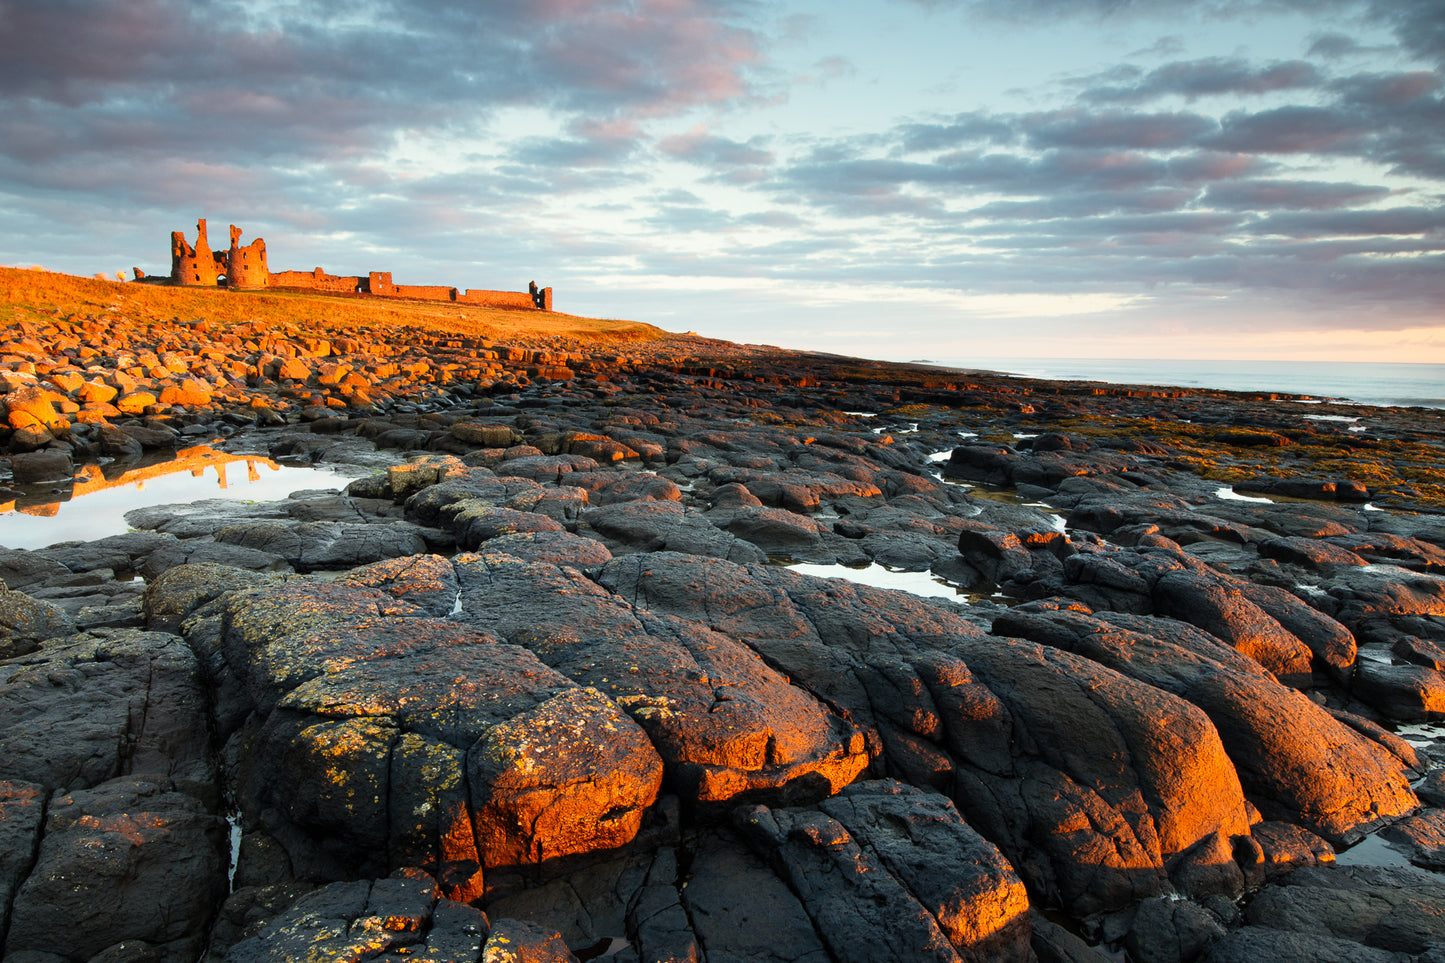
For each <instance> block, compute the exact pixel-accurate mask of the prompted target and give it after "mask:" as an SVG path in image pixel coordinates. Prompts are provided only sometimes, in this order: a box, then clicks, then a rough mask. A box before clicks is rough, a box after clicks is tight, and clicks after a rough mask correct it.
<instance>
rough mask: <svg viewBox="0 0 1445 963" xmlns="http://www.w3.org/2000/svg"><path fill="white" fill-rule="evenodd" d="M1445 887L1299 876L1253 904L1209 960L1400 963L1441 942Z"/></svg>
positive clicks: (1325, 873)
mask: <svg viewBox="0 0 1445 963" xmlns="http://www.w3.org/2000/svg"><path fill="white" fill-rule="evenodd" d="M1441 906H1445V884H1442V883H1441V882H1440V880H1439V878H1438V877H1432V876H1430V875H1428V874H1424V873H1421V872H1419V871H1412V870H1408V869H1405V870H1398V869H1386V868H1383V867H1365V866H1350V867H1345V866H1331V867H1326V866H1319V867H1312V868H1305V869H1300V870H1298V871H1296V872H1293V873H1290V874H1289V875H1287V876H1285V877H1283V878H1281V879H1280V880H1279V881H1277V882H1275V883H1272V884H1270V885H1269V886H1267V887H1266V888H1265V889H1264V890H1263V891H1262V892H1260V893H1259V894H1258V895H1256V896H1255V898H1254V899H1253V900H1252V901H1251V902H1250V904H1249V908H1248V910H1247V917H1248V920H1249V923H1250V925H1249V926H1247V927H1245V928H1243V929H1239V930H1236V931H1235V932H1233V933H1231V934H1230V935H1229V936H1227V937H1225V939H1224V940H1222V941H1221V942H1220V943H1219V944H1217V945H1216V946H1215V947H1214V950H1213V951H1212V952H1211V954H1210V955H1209V956H1208V957H1207V959H1209V960H1214V961H1218V960H1230V961H1233V960H1259V959H1278V960H1288V961H1291V963H1293V961H1305V960H1342V961H1353V960H1398V961H1401V963H1403V961H1404V960H1408V959H1410V958H1412V957H1414V956H1416V955H1418V954H1424V953H1427V952H1430V951H1431V948H1432V946H1438V945H1440V944H1441V943H1445V917H1442V915H1441V913H1440V907H1441Z"/></svg>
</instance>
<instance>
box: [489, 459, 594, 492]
mask: <svg viewBox="0 0 1445 963" xmlns="http://www.w3.org/2000/svg"><path fill="white" fill-rule="evenodd" d="M600 467H601V465H599V464H598V463H597V461H596V460H595V459H593V458H588V457H587V456H585V455H535V456H531V457H527V458H509V459H506V460H505V461H503V462H502V464H501V465H498V466H497V475H498V476H499V477H502V476H505V477H508V478H530V479H531V480H532V481H535V482H543V483H549V484H552V485H560V484H562V476H563V475H566V474H568V473H570V472H574V471H575V472H595V471H597V470H598V469H599V468H600Z"/></svg>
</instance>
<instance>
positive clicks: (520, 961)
mask: <svg viewBox="0 0 1445 963" xmlns="http://www.w3.org/2000/svg"><path fill="white" fill-rule="evenodd" d="M482 952H483V956H482V959H483V960H484V961H486V963H577V957H575V956H573V955H572V953H571V952H570V951H569V950H568V949H567V944H566V943H564V942H563V941H562V937H561V934H559V933H556V932H555V931H548V930H547V929H545V928H543V927H540V926H538V925H536V924H535V923H528V922H525V921H522V920H509V919H499V920H497V921H496V922H495V923H493V924H492V933H491V936H490V938H489V939H488V940H487V945H486V946H485V947H484V949H483V951H482Z"/></svg>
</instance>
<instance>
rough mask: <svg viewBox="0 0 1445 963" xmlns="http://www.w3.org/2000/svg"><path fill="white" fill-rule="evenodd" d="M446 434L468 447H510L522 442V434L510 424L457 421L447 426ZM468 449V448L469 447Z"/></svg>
mask: <svg viewBox="0 0 1445 963" xmlns="http://www.w3.org/2000/svg"><path fill="white" fill-rule="evenodd" d="M447 434H449V435H451V436H452V437H453V438H456V439H457V440H458V441H461V442H463V443H464V444H466V445H469V446H470V448H473V449H474V448H510V447H512V446H513V445H520V444H521V443H522V440H523V439H522V435H521V434H520V433H519V432H518V431H517V430H516V429H515V428H513V427H512V426H511V425H504V424H498V423H495V422H493V423H488V422H477V421H459V422H457V423H456V424H454V425H452V426H450V427H449V428H447ZM469 450H470V449H469Z"/></svg>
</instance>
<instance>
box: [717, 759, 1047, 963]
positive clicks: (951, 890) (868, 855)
mask: <svg viewBox="0 0 1445 963" xmlns="http://www.w3.org/2000/svg"><path fill="white" fill-rule="evenodd" d="M875 794H876V795H875ZM870 796H872V797H873V798H868V797H870ZM889 796H890V794H889V792H888V790H886V789H884V790H883V791H882V792H880V787H878V786H877V784H872V783H864V784H861V785H860V786H858V787H853V788H850V789H849V790H846V791H845V792H844V793H843V794H842V795H841V796H840V797H839V798H838V800H836V801H835V803H834V805H833V807H832V810H836V814H835V815H837V816H841V817H843V818H842V819H839V818H835V816H834V815H830V814H829V813H826V812H823V811H818V810H797V809H768V808H767V807H762V806H759V807H755V808H752V809H748V810H744V811H743V812H742V813H741V814H740V816H739V823H740V826H741V827H742V829H743V831H744V833H745V835H747V836H748V837H749V838H750V839H752V840H754V841H755V843H756V845H758V846H759V847H761V848H763V849H764V850H765V851H766V852H768V853H769V855H770V856H771V858H772V859H773V860H774V862H775V864H776V866H777V869H778V872H779V874H780V875H781V876H782V878H783V879H784V880H786V881H787V883H788V885H789V888H790V889H792V890H793V892H794V893H795V894H796V895H797V897H798V899H799V901H800V902H801V903H802V905H803V908H804V910H805V911H806V912H807V913H808V915H809V917H810V918H811V919H812V920H813V924H814V927H815V928H816V930H817V931H818V933H819V935H820V936H821V937H822V939H823V941H824V943H825V945H826V946H827V948H828V950H829V951H830V953H831V954H832V956H833V958H834V959H838V960H860V961H861V960H872V959H884V958H907V959H912V960H960V959H976V960H985V959H997V960H1008V959H1018V960H1024V959H1027V958H1028V954H1029V933H1030V927H1029V917H1028V909H1027V907H1028V901H1027V897H1026V896H1025V894H1024V893H1023V890H1022V886H1021V884H1020V883H1019V881H1018V878H1017V877H1016V876H1014V874H1013V872H1012V870H1011V868H1010V867H1009V866H1008V864H1007V863H1006V862H1004V861H1003V860H1002V859H1001V858H999V857H998V856H997V854H996V853H994V854H991V856H989V858H987V859H986V861H984V862H983V863H982V864H981V865H978V864H974V863H972V862H971V861H968V860H965V861H962V862H954V861H953V857H957V856H959V855H962V854H968V855H970V856H972V857H973V858H975V859H976V858H978V857H980V856H988V855H989V851H990V850H991V849H992V847H990V846H989V845H988V843H986V842H984V841H983V840H982V839H980V838H979V837H978V836H977V835H976V834H975V833H973V831H972V830H970V829H969V828H968V826H967V825H966V824H965V823H964V822H963V821H962V819H960V818H959V817H958V815H957V812H956V811H955V810H954V809H953V807H952V805H950V804H949V803H948V801H947V800H946V799H944V798H942V797H939V796H935V795H932V794H924V793H920V792H919V791H918V790H912V789H907V790H904V791H903V796H902V797H900V796H893V797H892V798H889ZM880 797H881V798H880ZM830 811H831V810H830ZM885 813H886V815H885ZM925 825H926V826H929V827H930V828H931V829H932V830H934V832H933V833H932V834H931V835H930V836H928V837H924V836H923V835H922V834H921V833H919V832H918V831H919V830H920V829H922V827H923V826H925ZM945 826H946V827H948V830H947V831H939V830H942V829H943V827H945ZM915 834H917V835H915ZM915 887H916V888H915Z"/></svg>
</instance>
